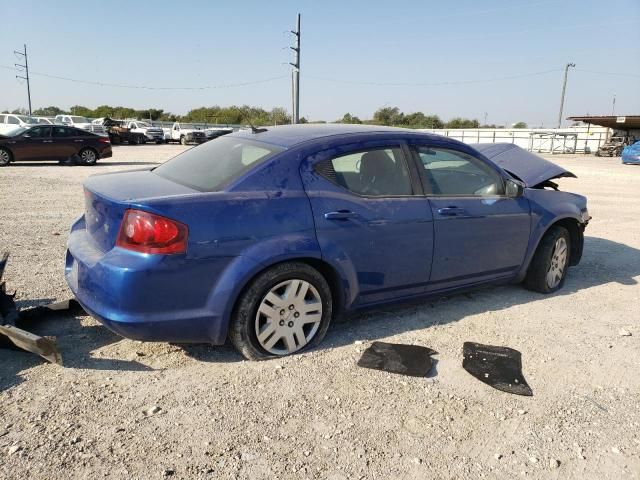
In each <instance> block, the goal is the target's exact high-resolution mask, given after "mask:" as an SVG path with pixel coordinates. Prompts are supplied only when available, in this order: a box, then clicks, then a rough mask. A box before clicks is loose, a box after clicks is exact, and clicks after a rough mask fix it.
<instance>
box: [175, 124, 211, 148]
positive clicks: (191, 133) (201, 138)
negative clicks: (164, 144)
mask: <svg viewBox="0 0 640 480" xmlns="http://www.w3.org/2000/svg"><path fill="white" fill-rule="evenodd" d="M171 140H172V141H173V142H180V143H181V144H182V145H187V144H189V143H204V142H206V141H207V136H206V135H205V133H204V130H200V129H199V128H198V127H196V126H195V125H194V124H192V123H180V122H176V123H174V124H173V127H171Z"/></svg>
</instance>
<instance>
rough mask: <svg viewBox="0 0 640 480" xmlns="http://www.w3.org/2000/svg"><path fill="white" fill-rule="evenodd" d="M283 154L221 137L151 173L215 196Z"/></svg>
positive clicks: (253, 144)
mask: <svg viewBox="0 0 640 480" xmlns="http://www.w3.org/2000/svg"><path fill="white" fill-rule="evenodd" d="M282 150H283V149H282V148H280V147H276V146H274V145H268V144H266V143H260V142H254V141H251V140H247V139H244V138H235V137H221V138H217V139H215V140H211V141H209V142H207V143H205V144H203V145H200V146H198V147H194V148H191V149H189V150H187V151H186V152H184V153H181V154H180V155H178V156H177V157H175V158H173V159H171V160H169V161H168V162H166V163H164V164H163V165H160V166H159V167H157V168H155V169H154V170H153V171H154V172H155V173H156V174H158V175H160V176H161V177H164V178H167V179H169V180H173V181H174V182H178V183H181V184H182V185H186V186H188V187H191V188H195V189H196V190H201V191H205V192H214V191H218V190H221V189H222V188H224V187H225V185H227V184H229V183H230V182H231V181H233V180H235V179H236V178H238V177H239V176H240V175H242V174H243V173H245V172H246V171H248V170H249V169H250V168H251V167H253V166H255V165H256V164H258V163H259V162H263V161H265V160H266V159H267V158H269V157H271V156H272V155H274V154H276V153H278V152H281V151H282Z"/></svg>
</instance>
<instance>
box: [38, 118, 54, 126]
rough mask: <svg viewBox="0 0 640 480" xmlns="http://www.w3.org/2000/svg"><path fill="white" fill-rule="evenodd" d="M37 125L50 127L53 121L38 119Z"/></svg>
mask: <svg viewBox="0 0 640 480" xmlns="http://www.w3.org/2000/svg"><path fill="white" fill-rule="evenodd" d="M36 123H38V124H46V125H50V124H51V120H49V119H48V118H38V119H36Z"/></svg>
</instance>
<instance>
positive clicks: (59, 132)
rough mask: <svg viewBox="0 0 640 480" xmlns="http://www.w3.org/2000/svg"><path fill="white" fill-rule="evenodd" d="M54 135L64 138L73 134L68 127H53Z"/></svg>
mask: <svg viewBox="0 0 640 480" xmlns="http://www.w3.org/2000/svg"><path fill="white" fill-rule="evenodd" d="M51 130H52V135H53V136H54V137H56V138H63V137H69V136H71V134H70V131H69V129H68V128H66V127H53V128H52V129H51Z"/></svg>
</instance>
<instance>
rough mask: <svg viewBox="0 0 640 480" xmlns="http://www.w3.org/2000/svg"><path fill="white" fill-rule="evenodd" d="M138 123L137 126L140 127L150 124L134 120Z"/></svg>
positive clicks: (146, 126) (147, 126)
mask: <svg viewBox="0 0 640 480" xmlns="http://www.w3.org/2000/svg"><path fill="white" fill-rule="evenodd" d="M136 123H137V124H138V127H142V128H149V127H150V126H151V125H149V124H148V123H147V122H136Z"/></svg>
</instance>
